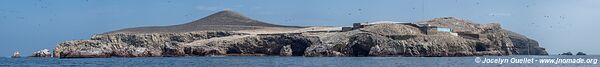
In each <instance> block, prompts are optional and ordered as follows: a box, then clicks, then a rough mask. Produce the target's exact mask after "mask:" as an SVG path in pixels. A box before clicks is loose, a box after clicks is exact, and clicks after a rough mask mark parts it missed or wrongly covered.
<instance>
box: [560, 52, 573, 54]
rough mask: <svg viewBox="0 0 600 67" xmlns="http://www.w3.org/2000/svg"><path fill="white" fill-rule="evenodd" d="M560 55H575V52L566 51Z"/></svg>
mask: <svg viewBox="0 0 600 67" xmlns="http://www.w3.org/2000/svg"><path fill="white" fill-rule="evenodd" d="M558 55H573V53H571V52H566V53H562V54H558Z"/></svg>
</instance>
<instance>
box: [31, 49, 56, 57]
mask: <svg viewBox="0 0 600 67" xmlns="http://www.w3.org/2000/svg"><path fill="white" fill-rule="evenodd" d="M31 57H52V53H50V50H48V49H42V50H39V51H36V52H33V54H31Z"/></svg>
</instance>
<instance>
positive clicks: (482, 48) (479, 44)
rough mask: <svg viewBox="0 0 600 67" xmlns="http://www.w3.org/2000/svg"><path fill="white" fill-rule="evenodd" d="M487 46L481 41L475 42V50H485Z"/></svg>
mask: <svg viewBox="0 0 600 67" xmlns="http://www.w3.org/2000/svg"><path fill="white" fill-rule="evenodd" d="M486 50H487V47H486V46H485V44H483V43H479V42H478V43H476V44H475V51H486Z"/></svg>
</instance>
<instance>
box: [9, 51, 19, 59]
mask: <svg viewBox="0 0 600 67" xmlns="http://www.w3.org/2000/svg"><path fill="white" fill-rule="evenodd" d="M20 57H21V53H19V51H15V53H13V55H12V56H10V58H20Z"/></svg>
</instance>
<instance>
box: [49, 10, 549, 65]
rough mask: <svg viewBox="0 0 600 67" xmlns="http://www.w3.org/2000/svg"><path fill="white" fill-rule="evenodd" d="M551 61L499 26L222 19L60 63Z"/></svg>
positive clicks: (127, 39) (77, 47)
mask: <svg viewBox="0 0 600 67" xmlns="http://www.w3.org/2000/svg"><path fill="white" fill-rule="evenodd" d="M515 54H516V55H547V53H546V51H545V49H544V48H542V47H539V45H538V44H537V42H536V41H535V40H532V39H529V38H527V37H525V36H522V35H519V34H517V33H514V32H510V31H507V30H504V29H502V28H501V27H500V25H499V24H497V23H491V24H475V23H472V22H470V21H466V20H462V19H457V18H454V17H442V18H434V19H432V20H428V21H421V22H414V23H376V24H368V23H355V24H354V26H353V27H343V28H337V27H300V26H284V25H276V24H269V23H265V22H261V21H257V20H253V19H250V18H248V17H245V16H242V15H241V14H239V13H236V12H233V11H221V12H217V13H215V14H213V15H210V16H207V17H205V18H202V19H199V20H196V21H193V22H190V23H186V24H180V25H173V26H155V27H136V28H127V29H122V30H117V31H112V32H107V33H104V34H98V35H93V36H92V37H91V39H90V40H70V41H65V42H63V43H60V44H58V45H57V46H56V48H55V49H54V53H53V55H54V56H53V57H60V58H84V57H165V56H214V55H225V56H240V55H246V56H247V55H252V56H254V55H279V56H417V57H423V56H424V57H448V56H482V55H498V56H502V55H515Z"/></svg>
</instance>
